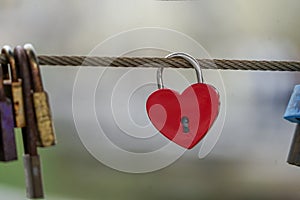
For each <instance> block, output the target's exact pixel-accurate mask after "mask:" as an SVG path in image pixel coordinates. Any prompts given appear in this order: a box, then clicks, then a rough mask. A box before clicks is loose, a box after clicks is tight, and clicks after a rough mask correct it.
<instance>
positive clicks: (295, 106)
mask: <svg viewBox="0 0 300 200" xmlns="http://www.w3.org/2000/svg"><path fill="white" fill-rule="evenodd" d="M283 117H284V119H286V120H288V121H290V122H293V123H300V85H296V86H295V88H294V91H293V93H292V96H291V98H290V101H289V103H288V106H287V108H286V111H285V113H284V116H283Z"/></svg>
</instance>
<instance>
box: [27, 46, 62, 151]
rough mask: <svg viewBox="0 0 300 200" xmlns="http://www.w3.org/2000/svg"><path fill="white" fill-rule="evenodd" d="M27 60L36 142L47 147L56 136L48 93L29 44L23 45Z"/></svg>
mask: <svg viewBox="0 0 300 200" xmlns="http://www.w3.org/2000/svg"><path fill="white" fill-rule="evenodd" d="M24 48H25V50H26V54H27V58H28V60H29V65H30V71H31V77H32V84H33V87H32V88H33V103H34V108H35V118H36V122H37V128H38V132H39V134H38V141H37V142H38V143H37V145H38V146H40V147H48V146H53V145H55V144H56V137H55V132H54V127H53V122H52V117H51V110H50V105H49V100H48V94H47V93H46V92H45V91H44V87H43V82H42V77H41V74H40V68H39V64H38V60H37V57H36V54H35V51H34V48H33V47H32V45H30V44H26V45H25V46H24Z"/></svg>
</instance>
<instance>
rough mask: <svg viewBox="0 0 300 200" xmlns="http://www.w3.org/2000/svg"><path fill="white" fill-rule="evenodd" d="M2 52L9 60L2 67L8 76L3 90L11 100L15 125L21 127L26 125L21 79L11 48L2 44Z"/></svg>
mask: <svg viewBox="0 0 300 200" xmlns="http://www.w3.org/2000/svg"><path fill="white" fill-rule="evenodd" d="M2 53H3V54H4V55H5V56H6V58H7V59H8V62H9V64H8V65H4V69H3V70H4V71H5V72H7V73H6V74H7V75H6V77H7V78H8V79H5V80H4V81H3V83H4V88H5V92H6V94H7V95H8V96H9V97H10V98H11V99H12V101H13V108H14V122H15V126H16V127H17V128H22V127H25V125H26V123H25V114H24V103H23V94H22V80H21V79H20V78H18V72H17V67H16V62H15V59H14V56H13V51H12V49H11V48H10V47H9V46H4V47H3V48H2ZM4 76H5V74H4Z"/></svg>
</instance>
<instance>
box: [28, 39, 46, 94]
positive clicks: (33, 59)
mask: <svg viewBox="0 0 300 200" xmlns="http://www.w3.org/2000/svg"><path fill="white" fill-rule="evenodd" d="M24 49H25V51H26V55H27V58H28V62H29V69H30V73H31V77H32V84H33V91H34V92H43V91H44V86H43V81H42V76H41V72H40V66H39V61H38V58H37V56H36V53H35V50H34V48H33V46H32V45H31V44H25V45H24Z"/></svg>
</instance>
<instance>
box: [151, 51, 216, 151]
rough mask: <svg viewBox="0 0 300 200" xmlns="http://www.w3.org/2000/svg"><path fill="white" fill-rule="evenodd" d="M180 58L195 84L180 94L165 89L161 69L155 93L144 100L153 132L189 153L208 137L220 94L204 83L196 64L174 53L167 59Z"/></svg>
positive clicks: (186, 57) (188, 58)
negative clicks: (192, 72)
mask: <svg viewBox="0 0 300 200" xmlns="http://www.w3.org/2000/svg"><path fill="white" fill-rule="evenodd" d="M175 57H176V58H182V59H183V60H185V61H187V62H189V63H190V64H191V66H193V67H194V68H195V70H196V73H197V80H198V83H196V84H193V85H191V86H189V87H188V88H186V89H185V90H184V91H183V93H182V94H179V93H178V92H177V91H174V90H171V89H165V88H164V85H163V80H162V72H163V68H159V69H158V71H157V82H158V89H159V90H157V91H155V92H154V93H152V94H151V95H150V96H149V98H148V99H147V103H146V109H147V114H148V116H149V119H150V120H151V122H152V124H153V125H154V126H155V127H156V129H157V130H158V131H159V132H161V133H162V134H163V135H164V136H165V137H167V138H168V139H169V140H171V141H173V142H175V143H176V144H178V145H180V146H182V147H184V148H187V149H191V148H193V147H194V146H195V145H196V144H198V142H200V140H201V139H202V138H203V137H204V136H205V135H206V134H207V132H208V130H209V129H210V128H211V126H212V125H213V123H214V121H215V119H216V118H217V116H218V113H219V106H220V100H219V98H220V97H219V93H218V91H217V90H216V89H215V88H214V87H213V86H211V85H208V84H205V83H203V78H202V72H201V68H200V65H199V63H198V61H197V60H196V59H195V58H193V57H192V56H190V55H188V54H185V53H173V54H170V55H168V56H167V58H175Z"/></svg>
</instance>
